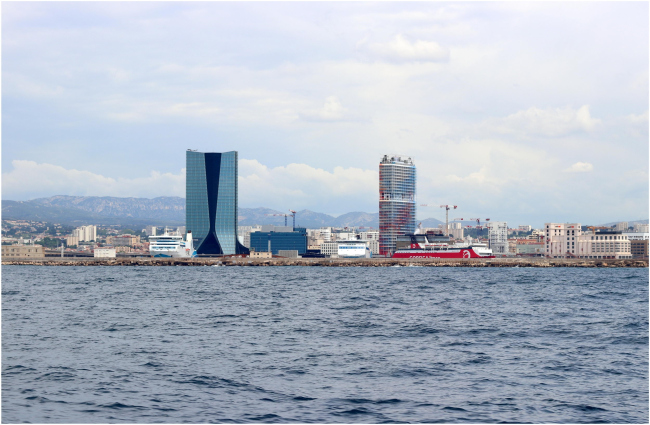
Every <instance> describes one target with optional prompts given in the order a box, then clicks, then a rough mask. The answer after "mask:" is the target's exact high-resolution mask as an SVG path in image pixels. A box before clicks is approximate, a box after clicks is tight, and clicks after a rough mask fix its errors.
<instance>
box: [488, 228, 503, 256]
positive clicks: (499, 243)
mask: <svg viewBox="0 0 650 425" xmlns="http://www.w3.org/2000/svg"><path fill="white" fill-rule="evenodd" d="M487 228H488V240H489V243H490V245H489V246H490V249H492V253H494V254H496V255H507V254H508V223H506V222H505V221H489V222H488V223H487Z"/></svg>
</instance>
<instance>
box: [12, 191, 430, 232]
mask: <svg viewBox="0 0 650 425" xmlns="http://www.w3.org/2000/svg"><path fill="white" fill-rule="evenodd" d="M287 212H288V211H287ZM284 213H285V212H280V211H276V210H272V209H269V208H239V225H240V226H254V225H261V224H275V225H284V217H281V216H274V215H273V214H284ZM2 218H3V219H17V220H32V221H47V222H53V223H61V224H67V225H74V226H79V225H83V224H98V225H120V226H132V227H144V226H147V225H155V226H165V225H167V226H182V225H184V224H185V198H180V197H177V196H165V197H158V198H153V199H148V198H116V197H108V196H105V197H98V196H64V195H58V196H52V197H49V198H38V199H33V200H31V201H9V200H7V201H2ZM291 221H292V217H287V224H289V225H291ZM441 223H442V222H441V221H440V220H437V219H435V218H429V219H426V220H422V227H437V226H438V225H439V224H441ZM296 226H301V227H307V228H312V229H313V228H319V227H365V228H374V229H377V228H379V213H365V212H349V213H346V214H343V215H341V216H339V217H333V216H331V215H328V214H323V213H319V212H314V211H310V210H302V211H298V212H297V213H296Z"/></svg>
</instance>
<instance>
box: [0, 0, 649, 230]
mask: <svg viewBox="0 0 650 425" xmlns="http://www.w3.org/2000/svg"><path fill="white" fill-rule="evenodd" d="M1 8H2V162H1V165H2V199H5V200H7V199H10V200H29V199H34V198H38V197H46V196H53V195H78V196H119V197H146V198H153V197H158V196H181V197H184V196H185V151H186V150H187V149H196V150H199V151H202V152H226V151H233V150H236V151H238V152H239V206H240V208H241V207H245V208H256V207H267V208H273V209H277V210H279V211H286V210H288V209H294V210H302V209H310V210H312V211H318V212H324V213H328V214H332V215H339V214H343V213H346V212H351V211H364V212H377V211H378V187H379V184H378V168H379V161H380V159H381V157H382V156H383V155H385V154H401V155H408V156H411V157H412V158H413V160H414V162H415V164H416V167H417V176H418V184H417V202H418V205H420V204H426V205H428V206H426V207H424V206H420V207H418V220H421V219H424V218H429V217H433V218H438V219H444V209H441V208H439V205H441V204H452V205H457V206H458V209H457V210H456V211H455V212H450V214H451V215H450V219H451V218H460V217H462V218H465V217H468V218H481V219H485V218H490V219H491V220H492V221H507V222H508V225H509V226H510V227H516V226H518V225H523V224H530V225H533V226H536V227H539V226H541V225H542V224H543V223H545V222H580V223H583V224H601V223H606V222H613V221H619V220H639V219H647V218H648V215H649V214H648V202H649V200H648V191H649V187H648V186H649V185H648V181H649V177H648V164H649V152H648V145H649V138H648V103H649V95H648V93H649V87H648V63H649V57H648V51H649V49H648V39H649V33H648V22H649V20H648V15H649V13H648V12H649V11H648V2H469V3H465V2H451V3H443V2H43V3H39V2H2V5H1Z"/></svg>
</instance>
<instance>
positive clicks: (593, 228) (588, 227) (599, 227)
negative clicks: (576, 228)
mask: <svg viewBox="0 0 650 425" xmlns="http://www.w3.org/2000/svg"><path fill="white" fill-rule="evenodd" d="M587 229H591V232H592V233H593V234H594V235H595V234H596V229H600V230H602V229H605V230H607V229H610V227H603V226H587Z"/></svg>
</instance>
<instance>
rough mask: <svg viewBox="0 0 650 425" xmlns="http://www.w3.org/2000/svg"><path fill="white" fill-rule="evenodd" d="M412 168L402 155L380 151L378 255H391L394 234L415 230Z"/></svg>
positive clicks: (393, 250) (411, 163) (412, 165)
mask: <svg viewBox="0 0 650 425" xmlns="http://www.w3.org/2000/svg"><path fill="white" fill-rule="evenodd" d="M415 171H416V170H415V164H413V159H412V158H411V157H409V156H405V155H384V156H383V158H382V159H381V162H380V163H379V254H380V255H386V256H390V255H392V254H393V253H394V252H395V250H396V241H397V236H400V235H406V234H411V233H414V232H415V183H416V172H415Z"/></svg>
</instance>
